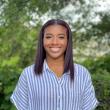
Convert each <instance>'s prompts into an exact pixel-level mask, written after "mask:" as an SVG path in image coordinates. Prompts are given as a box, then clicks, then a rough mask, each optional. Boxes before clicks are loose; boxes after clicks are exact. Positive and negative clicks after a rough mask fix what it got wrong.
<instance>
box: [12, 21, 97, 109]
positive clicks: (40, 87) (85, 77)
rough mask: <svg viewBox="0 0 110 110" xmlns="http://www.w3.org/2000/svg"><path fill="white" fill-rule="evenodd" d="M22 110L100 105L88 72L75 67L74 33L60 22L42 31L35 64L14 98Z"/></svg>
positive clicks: (18, 87)
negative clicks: (73, 51) (73, 52)
mask: <svg viewBox="0 0 110 110" xmlns="http://www.w3.org/2000/svg"><path fill="white" fill-rule="evenodd" d="M11 101H12V103H13V104H14V105H15V106H16V108H17V109H18V110H94V109H95V108H96V106H97V105H98V101H97V99H96V97H95V91H94V87H93V85H92V81H91V76H90V73H89V72H88V70H87V69H86V68H85V67H83V66H81V65H79V64H74V63H73V54H72V32H71V29H70V27H69V25H68V24H67V23H66V22H65V21H63V20H59V19H52V20H49V21H48V22H46V23H45V24H44V25H43V26H42V28H41V31H40V35H39V41H38V49H37V56H36V61H35V64H33V65H31V66H29V67H26V68H25V69H24V70H23V72H22V74H21V76H20V78H19V81H18V84H17V86H16V88H15V90H14V92H13V94H12V96H11Z"/></svg>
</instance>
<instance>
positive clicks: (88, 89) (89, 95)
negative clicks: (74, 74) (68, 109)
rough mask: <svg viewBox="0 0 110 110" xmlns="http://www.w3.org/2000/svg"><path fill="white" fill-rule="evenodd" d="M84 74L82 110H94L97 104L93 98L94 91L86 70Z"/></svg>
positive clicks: (94, 97)
mask: <svg viewBox="0 0 110 110" xmlns="http://www.w3.org/2000/svg"><path fill="white" fill-rule="evenodd" d="M85 72H86V74H85V87H84V93H83V98H82V110H95V108H96V107H97V106H98V103H99V102H98V101H97V99H96V96H95V90H94V87H93V84H92V80H91V76H90V73H89V72H88V70H86V71H85Z"/></svg>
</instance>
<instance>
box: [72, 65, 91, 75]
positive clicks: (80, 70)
mask: <svg viewBox="0 0 110 110" xmlns="http://www.w3.org/2000/svg"><path fill="white" fill-rule="evenodd" d="M74 71H75V73H76V74H77V75H78V76H90V72H89V70H88V69H87V67H85V66H84V65H81V64H77V63H75V64H74Z"/></svg>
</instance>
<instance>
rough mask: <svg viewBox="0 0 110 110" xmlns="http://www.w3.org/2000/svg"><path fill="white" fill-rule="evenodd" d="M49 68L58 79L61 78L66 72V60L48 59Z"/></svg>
mask: <svg viewBox="0 0 110 110" xmlns="http://www.w3.org/2000/svg"><path fill="white" fill-rule="evenodd" d="M46 61H47V64H48V66H49V68H50V69H51V70H52V71H53V72H54V73H55V74H56V76H57V77H61V75H62V74H63V72H64V58H60V59H50V58H46Z"/></svg>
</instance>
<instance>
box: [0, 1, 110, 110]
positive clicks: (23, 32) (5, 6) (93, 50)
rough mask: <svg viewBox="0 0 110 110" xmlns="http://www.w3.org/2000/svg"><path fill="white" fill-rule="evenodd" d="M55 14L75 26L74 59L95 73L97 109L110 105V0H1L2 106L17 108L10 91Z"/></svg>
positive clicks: (3, 109)
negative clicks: (45, 25)
mask: <svg viewBox="0 0 110 110" xmlns="http://www.w3.org/2000/svg"><path fill="white" fill-rule="evenodd" d="M51 18H60V19H63V20H65V21H66V22H68V23H69V25H70V26H71V29H72V32H73V53H74V58H73V59H74V61H75V62H77V63H79V64H83V65H84V66H85V67H87V68H88V69H89V71H90V73H91V76H92V80H93V84H94V87H95V91H96V96H97V98H98V100H99V102H100V105H99V107H97V109H96V110H110V0H0V110H15V108H14V106H13V105H12V104H11V103H10V101H9V98H10V95H11V94H12V91H13V90H14V88H15V85H16V83H17V81H18V78H19V75H20V74H21V72H22V70H23V69H24V68H25V67H26V66H28V65H31V64H33V63H34V59H35V54H36V47H37V39H38V34H39V30H40V28H41V26H42V24H43V23H45V22H46V21H47V20H49V19H51Z"/></svg>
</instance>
